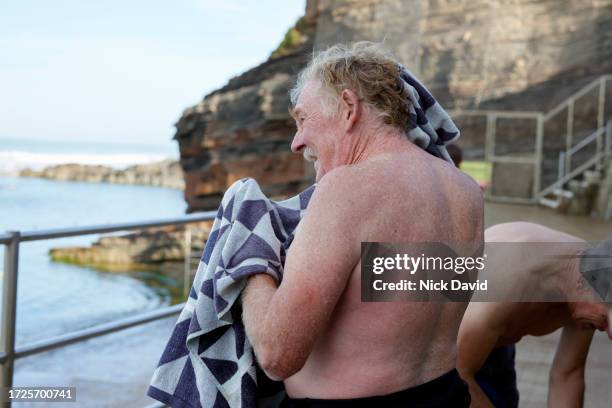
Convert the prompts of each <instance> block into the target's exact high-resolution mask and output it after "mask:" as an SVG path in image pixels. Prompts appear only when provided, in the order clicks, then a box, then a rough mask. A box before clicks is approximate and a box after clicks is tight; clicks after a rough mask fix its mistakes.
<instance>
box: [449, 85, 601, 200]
mask: <svg viewBox="0 0 612 408" xmlns="http://www.w3.org/2000/svg"><path fill="white" fill-rule="evenodd" d="M610 80H612V75H602V76H600V77H598V78H596V79H594V80H593V81H591V82H590V83H588V84H587V85H586V86H584V87H583V88H581V89H580V90H578V91H576V92H574V93H573V94H571V95H570V96H568V97H567V98H566V99H565V100H564V101H563V102H561V103H559V104H558V105H556V106H555V107H554V108H552V109H551V110H549V111H548V112H542V111H506V110H473V109H465V110H462V109H451V110H449V113H450V114H451V116H483V117H485V118H486V121H487V126H486V130H485V160H487V161H489V162H491V163H513V164H520V163H531V164H533V178H534V182H533V189H532V190H533V191H532V193H531V198H528V199H520V201H522V202H525V201H527V202H536V200H537V199H538V198H539V197H543V196H544V195H545V194H546V193H547V192H549V191H550V190H551V187H557V186H558V185H559V180H561V179H564V178H565V175H566V174H567V173H572V174H574V175H575V174H576V173H575V172H574V171H571V163H570V161H571V156H572V155H573V152H570V151H575V150H579V149H580V148H582V147H584V146H583V145H582V143H583V142H580V143H579V144H578V145H580V147H578V148H577V149H574V148H575V146H573V127H574V104H575V103H576V101H577V100H578V99H580V98H581V97H583V96H584V95H586V94H588V93H589V92H591V91H593V90H595V89H597V87H599V98H598V109H597V130H596V133H597V136H595V137H594V138H593V140H596V142H597V153H596V156H597V157H598V161H597V162H596V163H595V165H596V166H597V167H598V168H600V166H601V165H602V160H603V158H605V157H607V156H608V155H609V154H600V153H602V152H603V151H608V150H609V149H610V148H609V143H610V142H609V140H608V139H607V138H606V139H605V140H602V133H601V132H600V130H601V129H602V128H603V127H604V120H605V117H604V109H603V108H604V105H605V98H606V95H605V87H606V85H607V82H608V81H610ZM566 108H567V109H568V114H567V125H566V128H567V131H566V136H565V137H566V148H565V150H566V151H565V152H564V154H563V155H560V157H561V159H562V160H564V162H563V163H561V162H560V163H559V166H558V172H559V176H558V180H557V181H556V182H555V183H554V184H553V185H551V186H547V187H545V188H542V186H541V180H540V176H541V172H542V168H541V167H542V156H543V152H542V146H543V138H544V125H545V124H546V123H547V122H548V121H549V120H550V119H552V118H553V117H555V116H556V115H557V114H558V113H560V112H562V111H563V110H564V109H566ZM498 119H532V120H535V121H536V128H535V133H534V135H535V149H534V156H533V157H534V158H533V159H531V158H524V157H504V156H497V155H495V136H496V135H495V133H496V127H497V120H498ZM608 132H609V131H608ZM593 140H590V142H589V143H592V141H593ZM578 145H577V146H578ZM582 167H583V166H581V168H582ZM487 198H489V199H495V200H498V201H506V202H513V201H516V197H503V196H492V193H491V192H490V191H488V192H487Z"/></svg>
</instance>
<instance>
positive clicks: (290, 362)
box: [256, 348, 306, 381]
mask: <svg viewBox="0 0 612 408" xmlns="http://www.w3.org/2000/svg"><path fill="white" fill-rule="evenodd" d="M256 355H257V363H258V364H259V367H261V369H262V370H263V371H264V373H266V375H267V376H268V377H269V378H270V379H272V380H276V381H282V380H285V379H286V378H289V377H291V376H292V375H293V374H295V373H297V372H298V371H300V369H301V368H302V367H303V366H304V363H305V362H306V359H305V358H300V357H299V356H297V355H295V353H293V352H283V351H281V350H279V349H278V348H275V349H269V348H268V349H266V348H264V349H262V350H258V352H257V353H256Z"/></svg>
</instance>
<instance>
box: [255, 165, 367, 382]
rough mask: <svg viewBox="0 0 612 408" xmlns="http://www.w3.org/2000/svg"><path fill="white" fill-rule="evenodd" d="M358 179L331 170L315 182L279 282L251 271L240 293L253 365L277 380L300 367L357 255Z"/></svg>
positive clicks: (362, 210) (347, 171) (362, 209)
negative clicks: (253, 354)
mask: <svg viewBox="0 0 612 408" xmlns="http://www.w3.org/2000/svg"><path fill="white" fill-rule="evenodd" d="M364 188H366V186H364V183H363V180H362V178H361V177H359V176H358V174H355V170H354V169H352V168H349V167H340V168H337V169H335V170H333V171H331V172H329V173H327V174H326V175H325V177H323V178H322V179H321V181H320V182H319V184H318V185H317V188H316V190H315V192H314V193H313V196H312V198H311V200H310V203H309V205H308V209H307V211H306V214H305V215H304V218H303V219H302V221H301V222H300V224H299V225H298V227H297V230H296V232H295V237H294V239H293V242H292V244H291V247H290V248H289V250H288V252H287V258H286V261H285V267H284V271H283V280H282V282H281V284H280V285H279V286H278V288H276V285H275V282H274V280H273V279H272V278H270V277H267V276H263V275H262V276H255V277H252V278H251V279H250V280H249V283H248V285H247V288H246V292H245V293H244V296H243V320H244V324H245V328H246V332H247V335H248V338H249V340H250V342H251V344H253V348H254V350H255V356H256V357H257V362H258V363H259V365H260V367H261V368H262V369H263V370H264V371H265V372H266V374H267V375H268V376H269V377H271V378H276V379H285V378H287V377H289V376H291V375H293V374H294V373H296V372H297V371H299V370H300V369H301V368H302V366H303V365H304V364H305V362H306V360H307V358H308V356H309V355H310V352H311V351H312V349H313V347H314V344H315V342H316V340H317V339H318V338H319V336H320V335H321V333H322V332H323V330H324V328H325V326H326V325H327V323H328V321H329V319H330V317H331V315H332V312H333V311H334V309H335V307H336V304H337V302H338V299H339V298H340V296H341V295H342V293H343V292H344V289H345V287H346V284H347V281H348V278H349V277H350V275H351V272H352V271H353V269H354V268H355V266H356V265H357V264H358V262H359V259H360V250H361V247H360V244H361V240H362V239H361V231H360V228H361V227H360V226H361V225H362V223H361V222H360V220H362V219H365V218H366V214H367V211H368V210H369V209H368V208H367V205H365V204H364V202H363V200H361V198H362V197H360V195H361V194H362V191H363V189H364Z"/></svg>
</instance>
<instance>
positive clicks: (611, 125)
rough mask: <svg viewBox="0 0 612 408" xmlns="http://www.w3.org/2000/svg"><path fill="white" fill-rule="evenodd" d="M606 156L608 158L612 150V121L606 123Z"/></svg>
mask: <svg viewBox="0 0 612 408" xmlns="http://www.w3.org/2000/svg"><path fill="white" fill-rule="evenodd" d="M604 149H605V150H604V151H605V156H606V157H608V156H609V155H610V152H611V150H612V120H609V121H608V123H606V144H605V147H604Z"/></svg>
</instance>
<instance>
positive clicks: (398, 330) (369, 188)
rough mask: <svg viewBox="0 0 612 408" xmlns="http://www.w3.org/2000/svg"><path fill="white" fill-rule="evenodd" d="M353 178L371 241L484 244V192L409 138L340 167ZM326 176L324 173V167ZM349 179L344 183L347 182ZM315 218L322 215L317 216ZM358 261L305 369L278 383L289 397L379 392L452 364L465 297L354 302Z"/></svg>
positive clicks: (357, 293) (356, 299)
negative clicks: (398, 147) (399, 147)
mask: <svg viewBox="0 0 612 408" xmlns="http://www.w3.org/2000/svg"><path fill="white" fill-rule="evenodd" d="M337 171H341V172H343V174H342V178H340V177H338V180H339V181H341V180H347V179H349V178H353V179H354V180H359V181H360V183H361V184H362V185H363V186H364V187H363V188H362V189H361V190H360V193H361V194H360V197H361V199H362V200H363V206H364V207H365V208H369V209H370V212H369V213H368V214H366V215H367V216H366V217H363V218H361V219H356V220H355V222H360V223H363V224H364V226H365V228H363V229H361V231H362V234H363V235H362V236H355V237H352V239H353V240H354V241H355V243H356V244H359V243H360V242H362V241H369V242H426V241H438V242H451V243H458V242H462V243H465V242H469V243H473V242H482V234H483V231H482V225H481V223H480V222H479V221H480V220H482V198H481V193H480V189H479V188H478V186H477V185H476V183H474V182H473V181H472V180H471V179H469V178H468V177H467V176H465V175H464V174H463V173H461V172H459V171H458V170H456V169H455V168H453V166H452V165H450V164H448V163H446V162H443V161H441V160H432V159H431V157H430V156H429V155H428V154H427V153H425V152H423V151H422V150H420V149H418V148H416V147H414V146H412V145H409V144H408V143H406V148H405V149H404V151H402V152H401V153H393V154H382V155H379V156H376V157H374V158H372V159H371V160H369V161H366V162H362V163H360V164H358V165H353V166H346V167H343V168H340V169H338V170H337ZM330 174H331V173H330ZM346 182H348V183H351V181H346ZM321 222H325V220H322V221H321ZM360 268H361V265H360V263H357V265H355V267H354V269H353V271H352V272H351V274H350V278H349V280H348V284H347V286H346V289H345V290H344V293H343V294H342V296H341V298H340V300H339V301H338V304H337V306H336V308H335V310H334V311H333V313H332V316H331V319H330V321H329V324H328V325H327V327H326V329H325V330H324V332H323V334H322V335H321V336H320V338H319V340H318V341H317V342H316V344H315V346H314V349H313V351H312V352H311V354H310V356H309V357H308V359H307V361H306V363H305V365H304V366H303V368H302V369H301V370H300V371H298V372H297V373H296V374H295V375H293V376H291V377H290V378H288V379H286V380H285V385H286V389H287V392H288V394H289V395H290V396H291V397H294V398H304V397H310V398H326V399H337V398H356V397H362V396H371V395H383V394H388V393H392V392H395V391H399V390H403V389H406V388H409V387H412V386H415V385H418V384H422V383H424V382H427V381H429V380H431V379H434V378H436V377H438V376H440V375H442V374H444V373H446V372H448V371H450V370H452V369H453V368H455V344H456V338H457V331H458V328H459V324H460V321H461V318H462V316H463V313H464V311H465V308H466V306H467V305H466V304H464V303H414V302H413V303H409V302H373V303H365V302H361V275H360V274H361V269H360Z"/></svg>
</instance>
